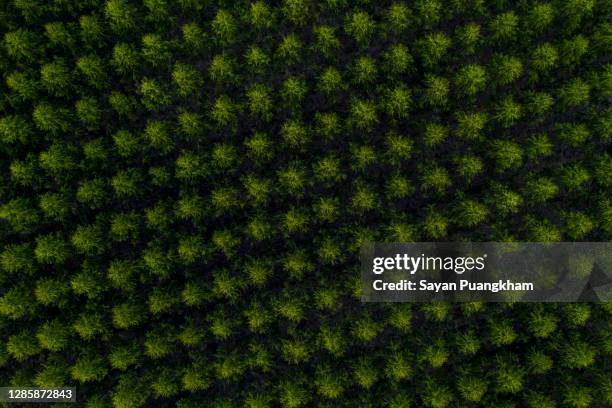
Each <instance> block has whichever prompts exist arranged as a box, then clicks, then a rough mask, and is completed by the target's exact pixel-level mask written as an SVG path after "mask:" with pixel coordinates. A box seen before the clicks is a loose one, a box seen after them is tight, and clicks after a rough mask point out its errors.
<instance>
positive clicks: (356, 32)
mask: <svg viewBox="0 0 612 408" xmlns="http://www.w3.org/2000/svg"><path fill="white" fill-rule="evenodd" d="M344 30H345V31H346V33H347V34H348V35H350V36H351V37H353V38H354V39H355V41H357V43H358V44H360V45H361V46H365V45H367V43H368V42H369V41H370V39H371V38H372V36H373V35H374V31H375V30H376V23H375V22H374V20H373V19H372V17H370V15H369V14H368V13H367V12H365V11H354V12H353V13H351V14H350V15H349V16H348V17H347V19H346V22H345V23H344Z"/></svg>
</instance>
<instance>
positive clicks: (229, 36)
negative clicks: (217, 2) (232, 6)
mask: <svg viewBox="0 0 612 408" xmlns="http://www.w3.org/2000/svg"><path fill="white" fill-rule="evenodd" d="M211 28H212V31H213V34H214V38H215V40H216V41H218V42H219V44H221V45H222V46H226V45H230V44H231V43H233V42H234V39H235V37H236V32H237V27H236V21H235V19H234V16H233V15H232V14H231V13H230V12H229V11H227V10H223V9H219V10H218V11H217V14H216V15H215V17H214V18H213V20H212V22H211Z"/></svg>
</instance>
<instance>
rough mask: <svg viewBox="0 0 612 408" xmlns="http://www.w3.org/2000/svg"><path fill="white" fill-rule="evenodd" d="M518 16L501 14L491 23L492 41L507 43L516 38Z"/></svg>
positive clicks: (508, 13)
mask: <svg viewBox="0 0 612 408" xmlns="http://www.w3.org/2000/svg"><path fill="white" fill-rule="evenodd" d="M518 21H519V19H518V16H517V15H516V14H515V13H514V12H513V11H509V12H507V13H503V14H499V15H497V16H495V18H494V19H493V20H492V21H491V23H490V25H489V29H490V30H491V39H492V40H493V41H498V42H507V41H509V40H512V39H513V38H514V37H515V36H516V31H517V29H518Z"/></svg>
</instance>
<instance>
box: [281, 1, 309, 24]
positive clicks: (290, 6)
mask: <svg viewBox="0 0 612 408" xmlns="http://www.w3.org/2000/svg"><path fill="white" fill-rule="evenodd" d="M281 11H282V13H283V15H284V16H285V18H286V19H287V20H289V22H291V23H292V24H294V25H296V26H301V25H304V24H305V23H306V20H307V18H308V17H309V15H308V14H309V10H308V1H306V0H283V6H282V8H281Z"/></svg>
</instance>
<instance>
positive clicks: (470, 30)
mask: <svg viewBox="0 0 612 408" xmlns="http://www.w3.org/2000/svg"><path fill="white" fill-rule="evenodd" d="M455 35H456V36H457V40H458V41H459V44H460V45H461V48H462V49H463V51H464V52H465V53H466V54H474V53H475V52H476V47H477V46H478V45H479V43H480V41H481V36H480V26H479V25H478V24H475V23H468V24H466V25H464V26H460V27H458V28H457V30H456V31H455Z"/></svg>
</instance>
